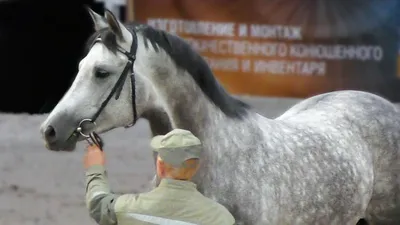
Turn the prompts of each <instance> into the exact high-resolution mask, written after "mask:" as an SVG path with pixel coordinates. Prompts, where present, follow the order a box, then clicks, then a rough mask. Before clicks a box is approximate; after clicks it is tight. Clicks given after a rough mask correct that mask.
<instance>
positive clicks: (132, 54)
mask: <svg viewBox="0 0 400 225" xmlns="http://www.w3.org/2000/svg"><path fill="white" fill-rule="evenodd" d="M130 33H131V34H132V45H131V49H130V51H129V52H127V51H125V50H124V49H123V48H121V47H120V46H118V47H117V51H119V52H121V53H122V54H124V55H125V56H126V57H127V58H128V62H127V63H126V65H125V68H124V70H123V71H122V73H121V75H120V76H119V78H118V80H117V82H116V83H115V85H114V87H113V88H112V89H111V91H110V94H109V95H108V96H107V98H106V99H105V100H104V101H103V102H102V103H101V105H100V108H99V109H98V110H97V112H96V113H95V114H94V115H93V116H92V118H86V119H83V120H81V121H80V122H79V125H78V127H77V128H76V130H75V131H74V132H73V133H72V135H71V136H75V137H77V136H78V135H82V136H83V137H85V138H86V140H87V141H88V143H89V144H90V145H92V144H95V145H97V146H98V147H99V148H100V149H101V150H102V147H103V141H102V140H101V138H100V136H99V135H98V134H96V133H95V132H91V133H89V134H85V133H84V131H83V125H84V124H85V123H91V124H93V125H94V126H96V119H97V118H98V117H99V115H100V113H101V112H102V111H103V110H104V108H105V107H106V106H107V104H108V102H109V101H110V99H111V98H112V97H113V96H114V95H115V100H118V99H119V96H120V94H121V92H122V89H123V87H124V83H125V80H126V78H127V77H128V72H129V70H131V71H132V72H131V88H132V109H133V121H132V123H131V124H129V125H128V126H125V128H128V127H131V126H133V124H134V123H135V122H136V120H137V111H136V93H135V92H136V88H135V72H134V71H133V64H134V63H135V60H136V50H137V36H136V33H135V32H134V31H131V32H130ZM98 42H101V39H97V40H96V41H95V42H94V43H93V45H94V44H96V43H98Z"/></svg>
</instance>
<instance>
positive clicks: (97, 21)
mask: <svg viewBox="0 0 400 225" xmlns="http://www.w3.org/2000/svg"><path fill="white" fill-rule="evenodd" d="M84 7H85V9H86V11H88V13H89V15H90V17H91V18H92V21H93V24H94V29H95V30H96V31H98V30H100V29H102V28H106V27H108V24H107V21H106V19H105V18H104V17H102V16H100V15H99V14H97V13H96V12H95V11H93V10H92V9H91V8H89V6H87V5H85V6H84Z"/></svg>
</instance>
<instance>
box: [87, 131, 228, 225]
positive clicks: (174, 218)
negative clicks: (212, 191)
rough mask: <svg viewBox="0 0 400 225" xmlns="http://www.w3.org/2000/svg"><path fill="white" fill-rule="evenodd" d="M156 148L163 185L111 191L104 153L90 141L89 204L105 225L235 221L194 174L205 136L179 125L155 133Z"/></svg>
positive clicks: (153, 143) (214, 224)
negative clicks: (132, 191) (204, 192)
mask: <svg viewBox="0 0 400 225" xmlns="http://www.w3.org/2000/svg"><path fill="white" fill-rule="evenodd" d="M150 145H151V148H152V149H153V151H155V152H156V153H157V163H156V167H157V175H158V176H159V178H160V179H161V181H160V183H159V185H158V186H157V187H155V188H154V189H153V190H151V191H149V192H147V193H141V194H123V195H116V194H113V193H111V191H110V187H109V183H108V181H107V175H106V170H105V166H104V164H105V156H104V153H103V152H102V151H101V150H100V149H99V148H98V147H96V146H94V145H92V146H89V147H88V150H87V153H86V155H85V158H84V164H85V168H86V206H87V208H88V210H89V212H90V216H91V217H92V218H93V219H94V220H95V221H96V222H97V223H98V224H100V225H111V224H112V225H114V224H118V225H127V224H129V225H133V224H176V225H195V224H197V225H200V224H201V225H233V224H234V223H235V219H234V217H233V216H232V214H231V213H230V212H229V211H228V210H227V209H226V208H225V207H224V206H222V205H221V204H219V203H218V202H216V201H214V200H211V199H209V198H206V197H205V196H203V195H202V194H201V193H200V192H199V191H198V190H197V188H196V184H195V183H193V182H192V181H191V178H192V177H193V176H194V175H195V174H196V172H197V170H198V169H199V161H200V156H201V151H202V144H201V142H200V140H199V139H198V138H197V137H195V136H194V135H193V134H192V133H191V132H190V131H187V130H182V129H174V130H172V131H171V132H169V133H167V134H166V135H159V136H155V137H153V139H152V140H151V143H150Z"/></svg>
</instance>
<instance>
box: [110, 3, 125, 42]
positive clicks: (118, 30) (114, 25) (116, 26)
mask: <svg viewBox="0 0 400 225" xmlns="http://www.w3.org/2000/svg"><path fill="white" fill-rule="evenodd" d="M105 11H106V12H105V17H106V20H107V23H108V26H109V27H110V29H111V31H112V32H113V33H114V34H115V35H117V37H119V38H120V39H121V40H124V35H123V33H122V27H124V25H123V24H122V23H120V22H119V21H118V19H117V18H116V17H115V16H114V14H113V13H112V12H111V11H110V10H108V9H106V10H105Z"/></svg>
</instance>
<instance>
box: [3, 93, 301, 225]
mask: <svg viewBox="0 0 400 225" xmlns="http://www.w3.org/2000/svg"><path fill="white" fill-rule="evenodd" d="M241 98H242V99H243V100H244V101H245V102H247V103H248V104H250V105H251V106H253V107H254V108H255V109H256V110H257V111H258V112H259V113H260V114H263V115H265V116H267V117H270V118H273V117H276V116H278V115H280V114H281V113H282V112H283V111H285V110H286V109H288V108H289V107H290V106H292V105H293V104H294V103H296V102H297V101H299V100H298V99H284V98H256V97H246V96H244V97H241ZM46 116H47V115H36V116H29V115H13V114H0V133H1V135H0V225H33V224H38V225H47V224H49V225H50V224H51V225H95V224H96V223H95V222H94V221H92V220H91V218H90V217H89V215H88V213H87V211H86V208H85V203H84V170H83V165H82V156H83V146H84V143H80V145H78V147H77V150H76V151H75V152H72V153H69V152H51V151H48V150H46V149H45V147H44V145H43V141H42V139H41V137H40V134H39V125H40V123H41V122H42V121H43V120H44V118H45V117H46ZM102 137H103V139H104V141H105V143H106V153H107V168H108V173H109V179H110V182H111V186H112V189H113V191H115V192H122V193H127V192H140V191H142V190H144V189H145V188H146V185H148V183H149V181H150V180H151V178H152V177H153V174H154V166H153V163H152V161H151V151H150V149H149V141H150V130H149V126H148V124H147V121H145V120H140V121H138V123H137V124H136V126H135V127H132V128H130V129H123V128H121V129H116V130H113V131H111V132H109V133H107V134H104V135H102Z"/></svg>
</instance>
